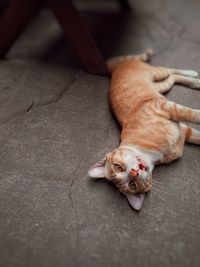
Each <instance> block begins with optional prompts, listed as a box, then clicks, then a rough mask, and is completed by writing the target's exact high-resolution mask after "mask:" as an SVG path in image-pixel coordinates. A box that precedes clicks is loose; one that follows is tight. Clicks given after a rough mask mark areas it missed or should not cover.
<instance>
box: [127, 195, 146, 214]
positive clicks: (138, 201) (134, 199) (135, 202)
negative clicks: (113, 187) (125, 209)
mask: <svg viewBox="0 0 200 267" xmlns="http://www.w3.org/2000/svg"><path fill="white" fill-rule="evenodd" d="M144 194H145V193H138V194H130V193H126V198H127V200H128V202H129V203H130V204H131V206H132V207H133V208H134V209H135V210H137V211H139V210H141V208H142V205H143V202H144Z"/></svg>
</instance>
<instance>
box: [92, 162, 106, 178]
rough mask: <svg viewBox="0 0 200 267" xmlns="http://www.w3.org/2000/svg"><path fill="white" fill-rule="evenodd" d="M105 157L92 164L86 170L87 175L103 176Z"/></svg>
mask: <svg viewBox="0 0 200 267" xmlns="http://www.w3.org/2000/svg"><path fill="white" fill-rule="evenodd" d="M105 164H106V158H104V159H102V160H100V161H98V162H97V163H96V164H94V165H92V166H91V167H90V168H89V170H88V175H89V176H90V177H92V178H105V176H106V175H105Z"/></svg>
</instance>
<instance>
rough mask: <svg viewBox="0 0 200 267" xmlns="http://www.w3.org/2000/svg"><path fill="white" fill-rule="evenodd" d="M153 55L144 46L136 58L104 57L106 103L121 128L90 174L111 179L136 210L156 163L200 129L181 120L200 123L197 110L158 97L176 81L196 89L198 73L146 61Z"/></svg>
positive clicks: (173, 155)
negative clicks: (117, 143)
mask: <svg viewBox="0 0 200 267" xmlns="http://www.w3.org/2000/svg"><path fill="white" fill-rule="evenodd" d="M151 55H152V51H151V50H150V49H148V50H147V51H146V52H144V53H143V54H141V55H138V56H126V57H118V58H113V59H110V60H108V62H107V64H108V69H109V71H110V72H111V74H112V80H111V90H110V101H111V105H112V108H113V111H114V113H115V115H116V117H117V119H118V121H119V123H120V124H121V127H122V133H121V144H120V146H119V147H118V148H117V149H114V151H112V152H110V153H108V154H107V155H106V157H105V159H103V160H102V161H101V162H98V163H97V164H95V165H93V166H92V167H91V168H90V169H89V172H88V173H89V176H91V177H106V178H107V179H109V180H111V181H113V182H114V183H115V185H116V186H117V187H118V188H119V190H120V191H121V192H123V193H124V194H125V196H126V197H127V199H128V201H129V202H130V204H131V205H132V207H133V208H134V209H136V210H140V209H141V207H142V204H143V201H144V194H145V192H147V191H149V190H150V189H151V186H152V171H153V168H154V166H155V165H156V164H162V163H169V162H171V161H173V160H175V159H178V158H180V157H181V156H182V153H183V148H184V143H185V141H187V142H190V143H194V144H200V132H199V131H197V130H195V129H193V128H191V127H189V126H187V125H185V124H183V123H182V122H192V123H200V110H197V109H191V108H188V107H185V106H182V105H178V104H176V103H174V102H172V101H169V100H167V99H166V98H165V97H164V96H163V95H162V94H163V93H166V92H168V91H169V90H170V89H171V87H172V86H173V84H175V83H179V84H183V85H186V86H189V87H191V88H195V89H199V88H200V79H198V78H196V77H197V76H198V73H197V72H195V71H192V70H178V69H170V68H163V67H153V66H150V65H148V64H146V63H144V61H147V60H148V59H149V58H150V56H151Z"/></svg>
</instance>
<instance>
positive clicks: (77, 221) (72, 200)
mask: <svg viewBox="0 0 200 267" xmlns="http://www.w3.org/2000/svg"><path fill="white" fill-rule="evenodd" d="M83 158H84V157H82V158H81V160H80V161H79V163H78V164H77V166H76V168H75V170H74V171H73V173H72V175H71V177H72V179H71V183H70V185H69V198H70V202H71V206H72V209H73V212H74V216H75V223H76V235H77V242H78V236H79V225H80V222H79V216H78V212H77V209H76V205H75V204H74V199H73V192H72V188H73V186H74V182H75V180H74V176H75V174H76V173H77V171H78V170H79V169H80V167H81V164H82V162H83Z"/></svg>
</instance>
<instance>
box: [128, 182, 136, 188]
mask: <svg viewBox="0 0 200 267" xmlns="http://www.w3.org/2000/svg"><path fill="white" fill-rule="evenodd" d="M129 188H130V189H131V190H135V189H136V185H135V183H134V181H130V182H129Z"/></svg>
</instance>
